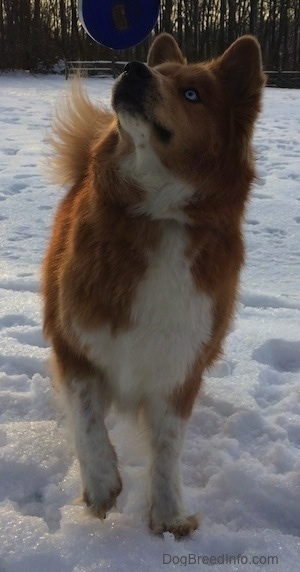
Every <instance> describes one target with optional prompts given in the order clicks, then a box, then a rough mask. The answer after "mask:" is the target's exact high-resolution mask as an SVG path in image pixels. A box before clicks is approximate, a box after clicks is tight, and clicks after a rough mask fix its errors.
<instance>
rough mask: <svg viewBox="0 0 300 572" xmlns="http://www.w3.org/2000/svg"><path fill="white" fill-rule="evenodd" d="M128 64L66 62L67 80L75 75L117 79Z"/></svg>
mask: <svg viewBox="0 0 300 572" xmlns="http://www.w3.org/2000/svg"><path fill="white" fill-rule="evenodd" d="M126 63H127V62H119V61H115V60H112V61H108V60H97V61H96V60H95V61H87V60H73V61H66V62H65V78H66V79H68V78H69V77H70V76H74V75H84V76H97V77H105V76H107V75H112V76H113V77H114V78H116V77H117V76H118V75H119V74H120V73H121V72H122V70H123V68H124V66H125V65H126Z"/></svg>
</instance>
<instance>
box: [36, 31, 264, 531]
mask: <svg viewBox="0 0 300 572" xmlns="http://www.w3.org/2000/svg"><path fill="white" fill-rule="evenodd" d="M264 82H265V78H264V75H263V73H262V63H261V53H260V48H259V45H258V43H257V41H256V40H255V39H254V38H253V37H251V36H244V37H242V38H240V39H239V40H237V41H236V42H234V44H232V45H231V47H230V48H229V49H228V50H227V51H226V52H225V53H224V54H223V55H222V56H221V57H219V58H217V59H215V60H212V61H210V62H208V63H200V64H191V65H187V63H186V60H185V58H184V57H183V55H182V53H181V51H180V50H179V48H178V46H177V44H176V42H175V41H174V40H173V38H172V37H171V36H169V35H167V34H162V35H161V36H159V37H158V38H157V39H156V40H155V41H154V43H153V45H152V47H151V48H150V52H149V56H148V65H147V66H146V65H145V64H142V63H139V62H132V63H130V64H128V65H127V66H126V68H125V71H124V73H123V74H122V75H121V76H120V78H119V79H118V80H117V81H116V83H115V86H114V89H113V95H112V107H113V112H111V111H108V110H106V109H105V108H103V107H97V106H94V105H93V104H92V103H91V102H90V101H89V100H88V98H87V97H86V96H85V95H82V93H81V92H80V90H77V92H76V90H75V93H73V101H72V102H71V103H70V104H69V106H68V109H67V113H66V114H65V115H63V116H62V114H60V117H59V116H58V117H57V120H56V122H55V125H54V138H53V141H54V147H55V150H56V158H54V159H53V161H54V167H55V169H56V172H57V175H58V179H59V181H60V183H62V184H67V185H69V186H70V190H69V192H68V193H67V195H66V196H65V198H64V199H63V201H62V202H61V204H60V206H59V209H58V212H57V215H56V219H55V223H54V229H53V233H52V238H51V242H50V246H49V249H48V252H47V254H46V257H45V261H44V266H43V284H42V291H43V297H44V331H45V335H46V337H47V338H48V339H49V340H50V341H51V345H52V348H53V355H54V362H55V378H56V381H57V383H58V384H59V385H60V387H61V390H62V393H63V396H64V401H65V405H66V411H67V414H68V416H69V419H70V422H71V426H72V431H73V433H74V438H75V444H76V452H77V455H78V459H79V463H80V468H81V478H82V488H83V499H84V501H85V502H86V504H87V505H88V506H89V507H90V508H91V510H92V512H93V513H94V514H95V515H96V516H98V517H99V518H105V515H106V512H107V511H108V510H109V509H110V508H111V507H112V506H114V505H115V503H116V499H117V497H118V495H119V494H120V492H121V489H122V483H121V478H120V474H119V471H118V462H117V458H116V453H115V450H114V448H113V446H112V444H111V443H110V440H109V437H108V432H107V429H106V426H105V421H104V420H105V414H106V412H107V410H108V408H109V406H110V405H111V404H112V403H113V404H115V405H116V406H117V407H118V408H120V410H121V411H125V412H130V413H139V414H141V415H143V418H144V421H145V423H146V425H147V427H148V430H149V435H150V441H151V447H152V460H151V500H150V515H149V524H150V528H151V529H152V530H153V531H154V532H155V533H158V534H160V533H162V532H164V531H170V532H171V533H173V534H174V536H175V537H176V538H179V537H181V536H185V535H188V534H189V533H190V532H191V531H193V530H194V529H196V528H197V526H198V518H197V515H188V514H187V513H186V511H185V508H184V506H183V502H182V491H181V479H180V468H179V465H180V452H181V449H182V444H183V439H184V432H185V429H186V425H187V421H188V419H189V416H190V414H191V411H192V407H193V403H194V401H195V398H196V396H197V393H198V390H199V387H200V384H201V378H202V374H203V372H204V370H205V369H206V368H207V367H209V366H211V364H212V363H213V362H214V360H216V358H217V357H218V356H219V355H220V352H221V347H222V342H223V340H224V336H225V334H226V332H227V331H228V328H229V325H230V321H231V319H232V315H233V311H234V304H235V300H236V296H237V286H238V279H239V273H240V270H241V266H242V264H243V259H244V246H243V237H242V221H243V215H244V211H245V205H246V202H247V199H248V195H249V190H250V187H251V183H252V182H253V180H254V177H255V169H254V157H253V150H252V147H251V140H252V135H253V127H254V123H255V120H256V118H257V115H258V113H259V111H260V105H261V95H262V88H263V86H264Z"/></svg>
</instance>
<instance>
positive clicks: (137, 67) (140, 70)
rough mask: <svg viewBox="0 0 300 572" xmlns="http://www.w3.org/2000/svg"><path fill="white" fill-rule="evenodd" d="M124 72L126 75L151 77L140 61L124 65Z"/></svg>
mask: <svg viewBox="0 0 300 572" xmlns="http://www.w3.org/2000/svg"><path fill="white" fill-rule="evenodd" d="M124 73H125V74H127V75H131V76H132V77H138V78H140V79H150V78H151V71H150V69H149V68H148V66H146V64H143V63H141V62H129V63H128V64H126V66H125V67H124Z"/></svg>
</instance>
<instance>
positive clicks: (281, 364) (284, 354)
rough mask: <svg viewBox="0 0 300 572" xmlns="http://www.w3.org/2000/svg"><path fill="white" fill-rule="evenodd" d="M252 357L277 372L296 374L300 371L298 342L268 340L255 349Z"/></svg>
mask: <svg viewBox="0 0 300 572" xmlns="http://www.w3.org/2000/svg"><path fill="white" fill-rule="evenodd" d="M252 357H253V359H255V360H256V361H257V362H258V363H262V364H264V365H270V366H271V367H272V368H274V369H276V370H277V371H281V372H297V371H300V341H296V342H293V341H288V340H282V339H270V340H267V341H266V342H264V343H263V344H262V345H261V346H258V347H257V348H255V350H254V351H253V354H252Z"/></svg>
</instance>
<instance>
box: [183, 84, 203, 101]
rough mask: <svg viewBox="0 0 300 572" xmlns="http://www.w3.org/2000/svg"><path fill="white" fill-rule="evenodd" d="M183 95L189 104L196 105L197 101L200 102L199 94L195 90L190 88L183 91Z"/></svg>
mask: <svg viewBox="0 0 300 572" xmlns="http://www.w3.org/2000/svg"><path fill="white" fill-rule="evenodd" d="M183 95H184V97H185V99H187V100H188V101H190V102H191V103H198V102H199V101H201V99H200V95H199V92H198V91H197V89H193V88H191V87H190V88H189V89H185V90H184V92H183Z"/></svg>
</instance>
